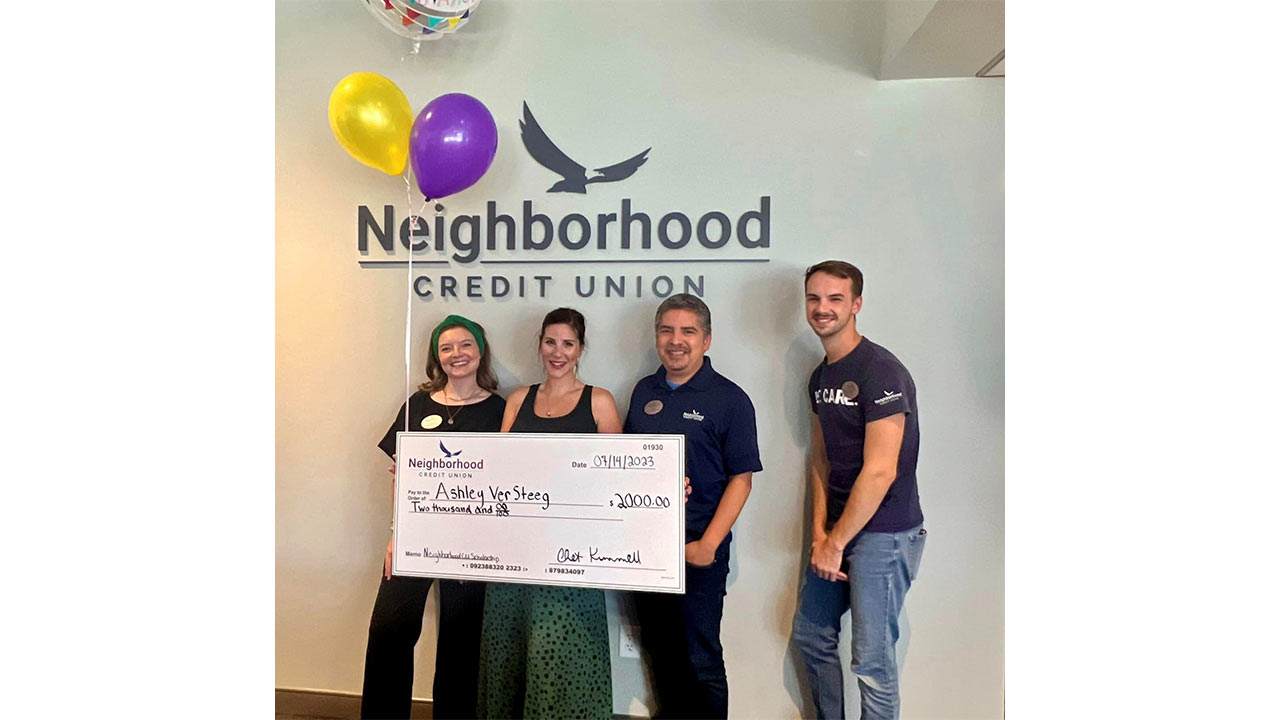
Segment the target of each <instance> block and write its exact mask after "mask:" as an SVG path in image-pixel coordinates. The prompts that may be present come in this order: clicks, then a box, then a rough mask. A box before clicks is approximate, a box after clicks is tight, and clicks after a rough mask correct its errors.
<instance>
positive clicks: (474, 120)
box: [409, 93, 498, 200]
mask: <svg viewBox="0 0 1280 720" xmlns="http://www.w3.org/2000/svg"><path fill="white" fill-rule="evenodd" d="M496 152H498V126H497V125H496V124H495V123H494V122H493V115H491V114H490V113H489V109H488V108H486V107H485V106H484V103H482V102H480V101H479V100H477V99H475V98H473V97H471V96H470V95H466V94H463V93H449V94H448V95H441V96H440V97H438V98H436V99H435V100H432V101H431V102H429V103H427V106H426V107H424V108H422V112H420V113H418V118H417V119H416V120H414V121H413V132H412V133H410V135H409V161H410V162H411V163H413V174H414V176H415V177H416V178H417V180H418V189H419V190H421V191H422V194H423V195H424V196H426V197H428V198H431V199H432V200H438V199H440V198H442V197H447V196H449V195H452V194H454V193H456V192H460V191H462V190H466V189H467V188H469V187H471V186H472V185H474V184H475V183H476V181H477V180H479V179H480V177H481V176H482V175H484V173H485V171H486V170H488V169H489V165H490V164H492V163H493V156H494V154H495V153H496Z"/></svg>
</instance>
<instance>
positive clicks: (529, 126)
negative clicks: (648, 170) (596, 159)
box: [520, 103, 653, 194]
mask: <svg viewBox="0 0 1280 720" xmlns="http://www.w3.org/2000/svg"><path fill="white" fill-rule="evenodd" d="M520 139H521V140H522V141H524V148H525V149H526V150H528V151H529V154H530V155H532V156H533V159H534V160H537V161H538V164H539V165H542V166H543V167H545V168H547V169H548V170H550V171H552V172H554V173H556V174H557V175H559V176H560V177H561V178H562V179H561V180H558V181H557V182H556V184H554V185H552V186H551V187H549V188H547V192H549V193H553V192H571V193H580V194H581V193H586V192H587V186H588V185H590V184H591V183H599V182H617V181H619V180H626V179H627V178H629V177H631V176H632V175H634V174H635V172H636V170H639V169H640V166H641V165H643V164H644V163H645V161H646V160H648V159H649V158H648V155H649V151H650V150H652V149H653V148H652V147H648V148H645V149H644V152H641V153H639V154H637V155H634V156H632V157H630V158H628V159H626V160H623V161H622V162H620V163H616V164H613V165H609V166H607V167H601V168H596V169H595V170H593V171H592V172H594V173H596V174H595V175H592V176H591V177H587V169H586V168H585V167H583V166H582V165H580V164H578V162H577V161H575V160H573V159H572V158H570V157H569V156H568V155H565V154H564V152H563V151H562V150H560V148H558V147H556V144H555V143H553V142H551V138H549V137H547V134H546V133H545V132H543V131H542V127H541V126H540V125H538V121H537V120H536V119H535V118H534V117H533V113H532V112H530V111H529V103H524V119H523V120H521V121H520Z"/></svg>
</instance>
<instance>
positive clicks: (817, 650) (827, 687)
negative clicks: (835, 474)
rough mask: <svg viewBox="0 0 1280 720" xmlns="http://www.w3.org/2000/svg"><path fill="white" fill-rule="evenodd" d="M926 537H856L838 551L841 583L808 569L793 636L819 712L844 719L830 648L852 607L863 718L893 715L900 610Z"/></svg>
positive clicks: (836, 658)
mask: <svg viewBox="0 0 1280 720" xmlns="http://www.w3.org/2000/svg"><path fill="white" fill-rule="evenodd" d="M927 537H928V534H927V533H926V532H925V530H924V527H923V526H921V527H915V528H912V529H910V530H905V531H903V532H897V533H874V532H864V533H861V534H859V535H858V536H857V537H855V538H854V539H853V542H851V543H849V545H848V547H846V548H845V549H844V565H845V567H844V570H845V573H846V574H847V575H848V576H849V583H848V584H847V585H846V584H845V583H841V582H831V581H829V580H823V579H822V578H820V577H818V576H817V575H816V574H814V572H813V568H812V567H810V568H809V571H808V573H806V575H805V580H804V589H803V590H802V591H801V593H800V606H799V607H798V608H796V616H795V619H794V621H793V622H792V626H791V641H792V642H793V643H794V644H795V647H796V649H797V650H798V651H799V652H800V655H801V657H802V658H803V659H804V666H805V670H806V671H807V674H808V676H809V691H810V693H812V696H813V703H814V705H815V706H816V707H817V709H818V717H820V718H843V717H844V675H843V672H842V670H841V665H840V654H839V652H838V651H837V649H836V648H837V643H838V642H839V639H840V618H841V617H843V616H844V613H845V611H846V610H850V609H852V611H853V643H852V644H853V674H854V676H855V677H856V678H857V679H858V689H859V690H860V691H861V693H862V719H863V720H897V717H898V707H899V701H898V661H897V657H896V655H895V654H894V653H895V646H896V645H897V642H898V615H899V613H901V612H902V603H903V600H905V599H906V596H907V589H908V588H910V587H911V581H912V580H915V578H916V572H917V571H919V569H920V556H921V555H922V554H924V542H925V539H926V538H927Z"/></svg>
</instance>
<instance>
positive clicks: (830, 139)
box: [276, 0, 1004, 718]
mask: <svg viewBox="0 0 1280 720" xmlns="http://www.w3.org/2000/svg"><path fill="white" fill-rule="evenodd" d="M883 28H884V15H883V8H878V7H875V6H874V5H873V4H872V3H834V2H815V3H806V2H794V3H792V2H785V3H765V2H695V1H685V2H678V3H677V2H653V1H644V2H632V1H630V0H620V1H616V2H568V1H552V0H547V1H545V2H540V1H530V0H525V1H523V2H504V1H503V0H486V2H485V3H483V4H482V5H481V6H480V8H479V10H478V12H477V13H476V15H475V17H474V19H473V21H472V22H471V23H470V24H469V25H467V26H466V27H465V28H463V29H462V31H460V32H459V33H457V34H456V35H454V36H452V37H449V38H445V39H443V40H442V41H440V42H435V43H424V44H423V46H422V52H421V56H419V57H417V58H413V57H406V56H405V54H406V51H407V47H408V46H407V42H406V41H402V40H399V39H398V38H396V37H394V36H392V35H391V34H390V33H388V32H387V31H385V30H384V29H382V28H381V27H380V26H379V25H378V24H377V23H376V22H375V21H374V20H373V19H372V18H370V17H367V16H366V10H365V9H364V8H363V7H361V4H360V3H359V2H357V1H355V0H351V1H343V2H302V1H300V0H299V1H293V2H280V3H278V5H277V117H276V122H277V157H276V162H277V173H278V179H277V219H276V223H277V228H276V231H277V246H276V253H277V254H276V273H277V276H276V278H277V304H276V313H277V314H276V327H277V374H276V388H277V425H276V443H277V459H276V463H277V467H276V473H277V525H276V528H277V548H276V552H277V556H276V557H277V560H276V604H277V611H276V649H277V650H276V684H277V686H278V687H284V688H315V689H327V690H339V691H354V692H358V691H359V689H360V682H361V669H362V665H363V655H364V641H365V632H366V629H367V626H368V620H369V611H370V609H371V607H372V602H373V597H374V594H375V591H376V588H377V583H378V575H379V573H380V571H381V567H380V565H381V556H382V551H383V549H384V547H385V544H386V540H387V530H386V527H387V521H388V518H389V516H390V492H389V476H388V474H387V473H386V467H387V465H388V463H387V461H386V458H385V457H384V456H383V455H382V453H381V452H380V451H378V450H377V449H376V447H375V446H374V443H375V442H376V441H377V439H378V438H379V437H380V436H381V434H382V433H383V431H384V430H385V429H386V427H387V425H388V424H389V423H390V422H391V420H392V419H393V416H394V414H395V411H396V409H397V407H398V406H399V404H400V403H401V402H402V401H403V392H404V375H403V354H404V353H403V346H402V338H403V322H404V305H405V285H406V277H405V272H404V269H403V268H397V269H387V268H361V267H360V266H359V264H358V263H359V261H360V260H361V259H365V258H362V257H361V255H360V254H359V253H358V252H357V250H356V206H357V205H360V204H365V205H370V206H372V207H374V208H375V209H377V208H381V206H382V205H383V204H384V203H396V204H397V205H398V209H397V213H398V215H397V216H398V217H403V214H404V212H405V211H404V185H403V182H402V181H401V180H400V179H399V178H392V177H389V176H386V175H382V174H380V173H379V172H377V171H375V170H372V169H369V168H366V167H364V166H362V165H359V164H358V163H356V162H355V161H354V160H351V159H350V158H349V157H347V156H346V154H345V153H343V151H342V150H341V149H340V148H339V147H338V145H337V143H336V141H334V139H333V137H332V135H331V134H330V131H329V127H328V123H327V119H326V106H327V102H328V97H329V93H330V91H331V90H332V88H333V86H334V85H335V84H336V83H337V81H338V80H339V79H340V78H341V77H343V76H344V75H346V74H348V73H351V72H355V71H358V70H366V71H373V72H378V73H382V74H384V75H386V76H388V77H390V78H391V79H392V80H393V81H395V82H396V83H397V84H398V85H400V87H401V88H403V89H404V91H405V93H406V94H407V95H408V97H409V99H410V103H411V104H412V105H413V106H414V108H415V110H416V109H417V108H420V107H421V106H422V105H424V104H425V103H426V102H427V101H428V100H430V99H431V98H433V97H435V96H436V95H439V94H441V93H445V92H450V91H463V92H467V93H470V94H472V95H475V96H476V97H478V98H480V99H481V100H482V101H483V102H484V103H485V104H486V105H487V106H488V107H489V108H490V110H491V111H492V112H493V114H494V116H495V118H496V119H497V122H498V128H499V149H498V155H497V158H496V160H495V162H494V165H493V168H492V169H491V170H490V172H489V173H488V174H487V175H486V176H485V178H484V179H482V180H481V182H480V183H479V184H478V185H476V186H475V187H474V188H472V189H470V190H468V191H466V192H464V193H462V194H461V195H459V196H456V197H454V198H452V199H450V200H449V201H447V205H448V210H449V213H450V215H458V214H462V213H470V212H478V213H483V211H484V203H485V202H486V201H488V200H494V201H497V203H498V205H499V208H500V210H502V211H504V212H507V213H511V214H516V213H518V212H519V209H520V203H521V201H523V200H526V199H528V200H532V201H534V204H535V208H536V209H537V210H538V211H539V212H544V213H547V214H548V215H550V216H552V217H553V218H560V217H563V216H564V215H565V214H567V213H570V212H582V213H584V214H587V215H588V216H589V217H591V216H593V215H594V214H595V213H597V212H617V210H618V207H619V204H620V202H621V199H622V198H624V197H625V198H630V199H631V200H632V201H633V203H634V205H635V207H636V209H638V210H645V211H647V212H649V213H650V214H651V215H661V214H663V213H665V212H668V211H672V210H682V211H684V212H686V213H688V214H691V215H695V216H696V215H700V214H701V213H703V212H706V211H708V210H723V211H725V212H730V213H732V214H736V213H740V212H741V211H743V210H747V209H751V208H753V207H755V206H756V205H757V204H758V202H759V197H760V196H761V195H768V196H770V197H771V199H772V218H771V220H772V223H771V231H772V232H771V236H772V244H771V247H770V248H769V249H768V250H757V251H754V252H755V253H756V255H752V256H753V257H767V258H768V259H769V262H768V263H767V264H749V265H747V264H744V265H706V266H696V267H697V268H698V269H697V271H696V272H695V273H693V274H697V273H701V274H704V275H705V276H706V281H705V282H706V295H705V298H706V300H707V302H708V304H709V305H710V307H711V309H712V313H713V320H714V329H715V333H714V336H713V337H714V340H713V346H712V349H711V352H710V355H711V357H712V358H713V359H714V361H715V364H716V367H717V369H718V370H720V371H721V372H722V373H724V374H726V375H727V376H729V377H730V378H732V379H734V380H735V381H737V382H738V383H739V384H740V385H742V386H743V387H744V388H745V389H746V391H747V392H748V394H749V395H750V396H751V398H752V400H753V401H754V403H755V406H756V410H757V414H758V417H759V437H760V449H761V453H762V457H763V461H764V466H765V471H764V472H763V473H760V474H759V475H758V476H757V478H756V481H755V487H754V491H753V494H752V496H751V499H750V501H749V502H748V503H747V506H746V509H745V511H744V512H743V515H742V517H741V519H740V520H739V521H738V524H737V526H736V527H735V531H734V534H735V542H734V560H733V571H732V573H731V575H730V580H729V594H728V598H727V601H726V611H725V616H724V630H723V639H724V645H725V653H726V662H727V664H728V673H729V683H730V693H731V712H732V714H733V715H734V716H736V717H797V716H799V714H800V712H801V707H802V705H801V690H800V685H799V682H798V679H797V676H796V668H795V666H794V664H793V663H792V661H791V659H790V658H789V656H788V650H787V638H788V632H789V628H790V618H791V615H792V612H793V610H794V608H795V600H796V592H797V581H798V579H799V577H800V575H801V570H802V549H803V547H804V541H803V534H804V528H805V525H806V524H807V521H806V520H805V518H806V517H807V515H806V512H805V510H804V508H805V490H804V481H803V476H802V469H803V453H804V451H805V446H806V443H807V441H808V438H807V431H806V427H807V422H808V409H807V404H806V401H805V398H804V385H805V380H806V378H807V375H808V372H809V371H810V370H811V369H812V367H813V365H814V364H815V363H816V362H817V361H818V360H819V358H820V356H821V349H820V345H819V344H818V342H817V340H816V339H815V338H814V337H813V335H812V333H811V332H810V331H809V329H808V327H807V326H806V324H805V322H804V318H803V312H802V297H801V295H802V289H801V276H802V272H803V268H804V267H805V266H806V265H808V264H811V263H813V262H815V261H818V260H823V259H826V258H829V257H838V258H842V259H846V260H849V261H852V262H854V263H855V264H857V265H858V266H859V267H861V268H862V270H863V271H864V273H865V274H866V278H867V284H866V291H865V305H864V310H863V312H862V314H861V316H860V318H859V328H860V329H861V330H862V331H863V332H864V333H865V334H866V335H867V336H868V337H870V338H872V339H874V340H875V341H876V342H879V343H881V344H883V345H885V346H887V347H889V348H890V349H891V350H893V351H894V352H895V353H896V354H897V355H898V356H899V357H900V358H901V359H902V360H903V362H904V363H905V364H906V365H907V367H908V368H909V369H910V370H911V372H912V374H913V375H914V376H915V379H916V383H917V386H918V389H919V403H920V412H921V415H920V423H921V435H922V443H921V457H920V468H919V476H920V495H921V499H922V503H923V506H924V512H925V517H926V522H927V524H928V527H929V531H930V541H929V546H928V548H927V550H926V553H925V556H924V561H923V565H922V569H921V572H920V577H919V580H918V581H917V583H916V585H915V586H914V587H913V588H912V590H911V593H910V595H909V598H908V604H907V611H906V614H907V618H908V623H909V626H910V631H909V632H910V634H909V642H908V644H909V651H908V653H907V657H906V663H905V669H904V677H903V683H902V692H903V717H905V718H994V717H999V716H1000V714H1001V710H1002V704H1001V700H1002V691H1003V684H1002V677H1003V643H1004V632H1003V593H1004V583H1003V565H1004V553H1003V542H1004V522H1003V516H1004V499H1003V488H1004V465H1003V454H1004V441H1003V423H1004V414H1003V407H1004V386H1003V374H1004V363H1003V346H1004V345H1003V313H1004V292H1003V284H1004V270H1003V246H1004V232H1003V195H1002V182H1003V175H1002V173H1003V164H1004V150H1003V132H1004V120H1003V106H1004V86H1003V80H984V79H964V80H939V81H904V82H896V83H878V82H877V81H875V80H873V79H871V76H872V71H873V70H874V68H875V66H876V64H877V63H878V61H879V59H880V46H879V37H880V33H881V32H883ZM522 101H528V102H529V104H530V106H531V107H532V108H533V110H534V112H535V114H536V115H537V117H538V120H539V121H540V123H541V124H542V126H543V127H544V128H545V129H546V130H547V132H548V133H549V134H550V135H551V137H552V139H553V140H555V141H556V142H558V143H559V144H560V146H561V147H562V148H563V149H564V150H565V151H566V152H568V153H569V154H570V155H572V156H573V157H575V158H579V159H581V160H583V161H584V162H585V163H586V164H590V163H593V162H598V163H599V164H607V163H611V162H615V161H617V160H621V159H623V158H624V157H626V156H628V155H630V154H631V153H634V152H636V151H638V150H641V149H643V148H645V147H648V146H652V147H653V150H652V152H651V153H650V159H649V162H648V163H647V164H646V165H645V166H644V167H642V168H641V169H640V171H639V172H638V173H637V174H636V175H635V176H634V177H632V178H630V179H629V180H626V181H624V182H620V183H614V184H600V185H593V186H591V189H590V192H589V193H588V194H587V195H569V194H547V193H545V190H546V188H548V187H549V186H550V185H551V183H552V182H553V181H554V180H555V179H556V178H555V177H554V176H553V175H552V174H551V173H550V172H549V171H547V170H545V169H544V168H542V167H540V166H539V165H537V164H536V163H534V162H533V161H532V160H531V159H530V158H529V156H528V154H527V153H526V152H525V150H524V148H523V147H522V145H521V144H520V140H519V131H518V128H517V125H516V120H517V118H518V116H519V112H520V104H521V102H522ZM655 219H656V218H655ZM655 245H656V241H655ZM374 250H375V252H371V253H370V255H369V258H370V259H376V258H380V257H384V255H383V253H382V252H381V250H380V249H377V248H376V246H375V248H374ZM747 254H748V253H746V251H743V250H741V249H737V250H735V249H733V248H732V247H730V248H726V249H724V250H721V251H717V252H715V253H713V252H711V251H707V250H704V249H701V248H696V247H693V248H686V249H685V250H683V251H679V252H676V251H671V250H665V249H660V248H655V249H654V250H652V251H651V252H650V255H651V256H652V257H654V258H658V257H712V256H722V257H742V256H747ZM495 256H501V257H509V258H520V257H526V256H527V255H525V254H522V253H521V252H519V251H517V252H515V253H506V252H503V253H498V254H497V255H495ZM548 256H550V257H570V256H581V255H580V254H579V255H574V254H572V253H568V252H566V251H564V250H560V251H558V252H556V253H552V252H551V251H548ZM600 256H602V257H637V255H636V254H635V253H634V252H632V253H630V254H628V253H625V252H623V251H619V250H610V251H607V252H604V253H602V254H600ZM399 257H400V258H401V259H403V257H404V252H403V250H401V251H400V255H399ZM425 257H430V258H436V257H438V256H435V255H434V254H430V255H425V256H424V258H425ZM689 267H694V266H689ZM684 269H685V268H678V269H677V268H673V267H672V266H670V265H632V266H626V272H627V274H628V275H635V274H641V275H644V276H645V277H647V278H651V277H653V276H655V275H658V274H670V275H674V276H678V275H679V274H680V272H683V271H684ZM673 270H676V271H674V272H673ZM544 271H545V273H546V274H550V275H552V276H553V277H554V280H553V283H552V286H551V289H550V292H549V297H547V298H545V299H526V300H523V301H521V300H513V299H506V300H493V299H490V298H486V299H483V300H450V301H444V302H442V301H440V300H438V299H437V300H433V301H421V300H416V301H415V309H414V328H415V330H414V338H415V341H416V342H417V347H415V360H414V364H415V366H417V367H421V365H422V359H423V357H424V356H423V355H422V351H423V348H422V345H423V344H424V343H423V340H424V338H425V337H426V333H427V331H428V329H429V328H430V327H431V326H432V325H433V324H434V323H435V322H436V321H437V320H438V319H439V318H440V317H441V316H443V315H444V314H446V313H447V312H449V311H454V310H458V311H462V312H465V313H466V314H468V315H470V316H471V317H474V318H475V319H477V320H479V321H480V322H482V323H484V324H485V325H486V326H487V327H488V329H489V332H490V336H491V338H492V341H493V344H494V346H495V350H496V358H497V361H498V363H497V364H498V370H499V375H500V378H501V380H502V384H503V393H504V394H505V393H506V392H507V391H508V390H509V389H510V388H511V387H512V386H514V385H516V384H517V383H527V382H532V381H536V380H537V379H538V377H539V364H538V361H537V356H536V351H535V348H534V337H533V336H534V333H536V329H537V323H538V321H539V320H540V318H541V316H542V315H543V314H544V313H545V312H546V311H547V310H548V309H550V308H552V307H556V306H559V305H573V306H576V307H578V308H579V309H580V310H582V311H583V312H584V313H585V315H586V316H587V320H588V340H589V341H590V344H591V347H590V348H589V351H588V355H587V357H586V360H585V362H584V363H583V377H584V379H586V380H587V381H588V382H591V383H593V384H597V385H601V386H603V387H606V388H609V389H611V390H612V391H613V392H614V394H615V396H617V398H618V400H619V402H620V404H622V405H623V406H624V407H625V403H626V402H627V399H628V397H629V395H630V389H631V387H632V385H633V383H634V382H635V380H636V379H637V378H639V377H640V376H641V375H643V374H645V373H647V372H650V371H651V370H652V369H653V368H654V367H656V366H657V360H656V357H655V355H654V354H653V351H652V335H651V330H650V327H651V326H650V320H651V317H652V312H653V309H654V307H655V306H656V304H657V302H658V298H656V297H653V296H651V295H649V294H648V293H647V292H646V294H645V296H644V297H643V298H639V299H635V298H630V297H629V298H626V299H618V298H608V299H605V298H600V297H597V298H593V299H590V300H583V299H579V298H576V297H575V295H574V292H573V286H572V277H573V275H574V274H575V272H581V273H594V274H597V275H603V274H605V273H606V272H607V271H609V272H616V270H611V269H607V267H603V266H602V267H597V266H576V267H553V268H551V269H547V268H541V269H539V272H544ZM441 272H448V273H452V274H456V275H467V274H479V275H483V276H486V277H488V276H490V275H494V274H504V275H508V276H514V275H518V274H526V275H532V274H534V271H533V270H532V269H530V268H527V267H522V266H515V267H497V268H495V267H494V266H483V265H479V264H475V263H473V264H470V265H467V266H459V265H458V264H457V263H454V264H453V266H452V267H451V268H449V269H446V270H442V269H430V270H423V271H422V272H421V274H427V275H432V276H438V275H439V274H441ZM420 379H421V371H420V370H415V377H414V382H415V383H416V382H417V381H419V380H420ZM433 597H434V593H433ZM428 612H429V613H431V617H430V618H429V619H428V622H427V623H426V628H425V629H424V633H423V640H422V642H420V644H419V651H418V666H417V682H416V685H415V695H416V696H419V697H429V696H430V688H431V669H432V667H433V663H434V641H435V633H434V628H433V620H434V612H435V610H434V599H433V601H432V603H431V606H430V608H429V610H428ZM610 621H611V629H612V632H613V641H614V643H615V648H616V631H617V611H616V607H615V605H614V600H613V599H611V617H610ZM613 673H614V690H615V692H614V701H615V708H616V709H617V710H618V711H619V712H630V713H637V714H642V713H644V712H645V703H647V702H648V693H647V691H646V689H645V686H644V678H643V674H642V670H641V667H640V665H639V664H638V662H637V661H636V660H631V659H621V658H618V657H617V656H616V652H615V656H614V660H613ZM855 694H856V691H853V690H851V691H850V696H851V702H852V701H853V697H854V696H855ZM855 714H856V711H855Z"/></svg>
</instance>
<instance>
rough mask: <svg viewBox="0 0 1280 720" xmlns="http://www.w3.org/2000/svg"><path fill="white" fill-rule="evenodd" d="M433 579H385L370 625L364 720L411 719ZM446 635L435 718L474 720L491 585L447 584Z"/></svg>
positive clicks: (443, 605)
mask: <svg viewBox="0 0 1280 720" xmlns="http://www.w3.org/2000/svg"><path fill="white" fill-rule="evenodd" d="M432 582H433V579H432V578H416V577H399V576H396V575H392V576H391V579H390V580H388V579H386V578H383V580H382V584H381V585H380V586H378V599H377V600H375V601H374V603H373V617H372V618H371V619H370V620H369V644H368V646H367V648H366V650H365V655H364V693H363V697H362V698H361V700H360V717H362V718H378V719H379V720H387V719H389V718H398V719H403V718H408V717H409V708H410V707H411V706H412V704H413V646H414V645H415V644H417V642H418V636H419V635H421V634H422V613H423V610H424V609H425V608H426V604H427V591H428V590H430V589H431V583H432ZM439 582H440V633H439V635H438V637H437V641H436V675H435V682H434V683H433V685H432V693H431V696H432V698H433V702H432V713H433V716H434V717H436V718H474V717H475V715H476V682H477V678H478V676H479V672H480V626H481V623H482V621H483V620H484V589H485V584H484V583H479V582H460V581H457V580H441V581H439Z"/></svg>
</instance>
